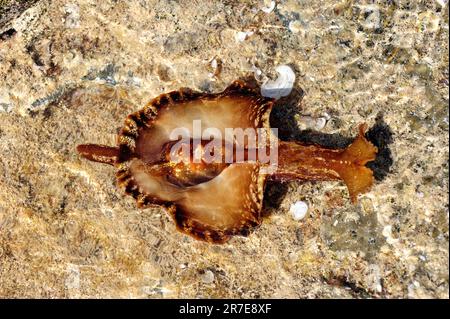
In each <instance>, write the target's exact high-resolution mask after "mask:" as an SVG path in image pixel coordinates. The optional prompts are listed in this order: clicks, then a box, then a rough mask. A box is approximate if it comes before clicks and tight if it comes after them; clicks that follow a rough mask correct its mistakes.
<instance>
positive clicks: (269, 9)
mask: <svg viewBox="0 0 450 319" xmlns="http://www.w3.org/2000/svg"><path fill="white" fill-rule="evenodd" d="M275 5H276V3H275V1H270V6H268V7H263V8H261V11H264V12H265V13H271V12H272V11H273V9H275Z"/></svg>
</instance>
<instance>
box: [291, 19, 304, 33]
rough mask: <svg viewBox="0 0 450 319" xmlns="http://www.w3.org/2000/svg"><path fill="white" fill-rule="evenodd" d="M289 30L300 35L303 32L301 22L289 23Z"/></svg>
mask: <svg viewBox="0 0 450 319" xmlns="http://www.w3.org/2000/svg"><path fill="white" fill-rule="evenodd" d="M288 28H289V30H290V31H291V32H292V33H299V32H300V31H301V30H302V24H301V22H300V21H298V20H294V21H291V22H289V26H288Z"/></svg>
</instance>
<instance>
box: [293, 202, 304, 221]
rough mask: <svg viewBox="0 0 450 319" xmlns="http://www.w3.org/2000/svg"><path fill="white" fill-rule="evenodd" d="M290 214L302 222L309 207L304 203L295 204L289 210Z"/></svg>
mask: <svg viewBox="0 0 450 319" xmlns="http://www.w3.org/2000/svg"><path fill="white" fill-rule="evenodd" d="M289 212H290V213H291V215H292V218H294V219H295V220H302V219H303V218H305V216H306V213H307V212H308V205H307V204H306V203H305V202H302V201H298V202H295V203H294V204H292V205H291V208H289Z"/></svg>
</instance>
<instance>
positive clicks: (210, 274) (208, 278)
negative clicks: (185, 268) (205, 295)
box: [202, 270, 214, 284]
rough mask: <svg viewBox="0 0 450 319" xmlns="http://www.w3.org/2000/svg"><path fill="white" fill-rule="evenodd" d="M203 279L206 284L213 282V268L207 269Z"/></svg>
mask: <svg viewBox="0 0 450 319" xmlns="http://www.w3.org/2000/svg"><path fill="white" fill-rule="evenodd" d="M202 281H203V282H204V283H205V284H211V283H212V282H213V281H214V273H213V272H212V271H211V270H206V271H205V273H204V274H203V275H202Z"/></svg>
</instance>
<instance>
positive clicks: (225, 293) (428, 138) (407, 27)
mask: <svg viewBox="0 0 450 319" xmlns="http://www.w3.org/2000/svg"><path fill="white" fill-rule="evenodd" d="M18 3H19V1H8V0H6V1H5V0H3V1H0V13H1V15H0V34H1V36H0V152H1V157H0V297H3V298H4V297H26V298H31V297H53V298H56V297H62V298H69V297H83V298H88V297H139V298H147V297H148V298H155V297H165V298H170V297H187V298H195V297H216V298H220V297H247V298H248V297H250V298H253V297H264V298H272V297H288V298H299V297H300V298H336V297H342V298H365V297H380V298H402V297H410V298H425V297H433V298H448V297H449V294H448V288H449V287H448V273H449V264H448V258H449V256H448V249H449V246H448V244H449V237H448V235H449V233H448V226H449V217H448V216H449V215H448V159H449V156H448V128H449V127H448V108H447V103H448V4H447V1H444V0H441V1H426V2H425V1H424V2H420V4H419V2H418V1H417V2H409V1H388V2H383V3H384V4H383V5H381V4H380V5H374V4H370V5H364V4H357V3H356V2H353V1H341V2H336V1H303V0H300V1H293V0H287V1H277V4H276V7H275V9H274V10H273V11H271V12H269V13H266V12H264V11H262V10H261V8H264V7H266V6H267V5H266V4H265V1H262V0H261V1H259V0H249V1H242V2H237V1H236V2H233V1H231V2H230V1H227V2H225V3H224V2H222V1H210V2H209V5H208V6H204V5H199V2H198V1H195V0H188V1H179V2H178V1H169V0H161V1H134V0H132V1H111V0H107V1H88V0H72V1H67V0H54V1H51V4H50V2H47V1H39V2H36V3H35V2H34V1H31V2H29V3H30V6H28V5H27V6H24V7H20V8H19V7H17V4H18ZM20 3H23V2H20ZM361 3H364V2H361ZM14 5H15V6H16V7H15V9H14ZM11 8H13V9H11ZM25 9H27V10H25ZM14 10H15V11H14ZM23 10H25V11H23ZM6 11H8V12H10V13H11V12H13V11H14V12H16V13H17V14H16V13H14V14H12V13H11V14H10V15H9V16H8V17H6V15H5V14H4V12H6ZM22 11H23V12H22ZM20 12H21V14H19V13H20ZM239 32H247V33H246V34H248V36H247V37H246V38H245V40H243V41H239V42H237V41H236V34H238V33H239ZM213 59H216V61H220V72H216V71H214V72H212V71H211V61H212V60H213ZM282 64H287V65H289V66H291V67H292V69H293V70H294V71H295V73H296V83H295V85H294V90H293V92H292V93H291V95H290V96H288V97H286V98H284V99H282V100H280V102H279V103H278V105H277V107H276V110H274V116H275V117H277V118H278V120H279V121H282V123H283V129H284V133H283V134H284V135H285V137H288V138H298V137H300V136H301V132H299V127H300V124H301V123H298V122H297V121H296V119H298V118H299V117H300V118H301V117H302V116H311V117H321V116H324V114H327V115H329V118H327V124H326V126H325V127H324V128H323V129H322V131H323V132H325V133H338V132H339V133H343V134H345V135H347V136H352V135H354V134H355V133H356V127H357V125H358V124H359V123H361V122H364V121H365V122H367V123H369V125H370V126H372V125H373V124H374V123H375V119H376V118H377V116H379V114H380V113H382V114H383V116H384V121H385V122H386V123H387V124H388V125H389V127H390V128H391V130H392V131H393V132H394V136H393V143H392V144H391V146H390V147H391V151H392V156H393V159H394V164H393V166H392V167H391V171H390V173H389V174H387V176H386V177H385V179H384V180H382V181H379V182H377V183H376V185H375V186H374V187H373V189H372V190H371V191H370V192H369V193H367V194H365V195H364V196H362V197H361V198H360V200H359V202H358V203H357V204H356V205H352V204H351V203H350V201H349V199H348V196H347V192H346V189H345V187H344V186H343V185H342V184H341V183H338V182H324V183H305V184H301V183H290V184H285V185H281V186H280V185H277V186H276V187H270V185H269V186H268V188H267V191H266V199H265V202H266V208H265V210H266V215H267V218H266V220H265V222H264V223H263V224H262V226H261V227H260V228H259V229H257V230H256V231H255V232H254V233H253V234H252V235H251V236H250V237H248V238H234V239H232V240H231V241H230V242H229V243H227V244H225V245H222V246H217V245H210V244H207V243H203V242H199V241H196V240H194V239H191V238H190V237H186V236H184V235H183V234H180V233H178V232H176V231H175V227H174V224H173V223H172V221H171V220H170V218H169V217H168V216H167V215H166V213H165V212H164V211H163V210H162V209H159V208H151V209H144V210H139V209H137V208H136V206H135V203H134V201H133V200H132V199H131V198H129V197H124V196H123V195H122V194H121V193H120V192H119V191H118V190H117V189H116V187H115V181H114V169H113V168H112V167H105V166H102V165H96V164H94V163H90V162H87V161H84V160H82V159H80V157H79V156H78V155H77V154H76V152H75V146H76V145H77V144H79V143H85V142H95V143H99V144H101V143H103V144H110V145H112V144H114V143H115V136H116V133H117V131H118V129H119V128H120V127H121V125H122V123H123V120H124V118H125V116H126V115H127V114H129V113H131V112H133V111H135V110H138V109H139V108H140V107H142V106H143V105H144V104H145V102H146V101H148V100H149V99H150V98H152V97H154V96H156V95H158V94H160V93H162V92H165V91H169V90H174V89H178V88H179V87H191V88H194V89H198V90H204V91H219V90H221V89H223V88H224V87H226V86H227V84H229V83H230V82H231V81H232V80H234V79H236V78H239V77H243V76H246V75H248V74H252V73H253V70H255V68H258V69H260V70H261V71H262V72H263V73H264V74H266V75H267V76H268V77H270V78H272V79H275V78H276V76H277V74H276V72H275V68H276V66H278V65H282ZM302 97H303V99H301V98H302ZM280 129H281V128H280ZM299 200H303V201H306V202H308V206H309V212H308V216H307V217H306V218H305V219H303V220H301V221H295V220H294V219H293V218H291V216H290V215H289V207H290V206H291V204H292V203H295V202H296V201H299Z"/></svg>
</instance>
